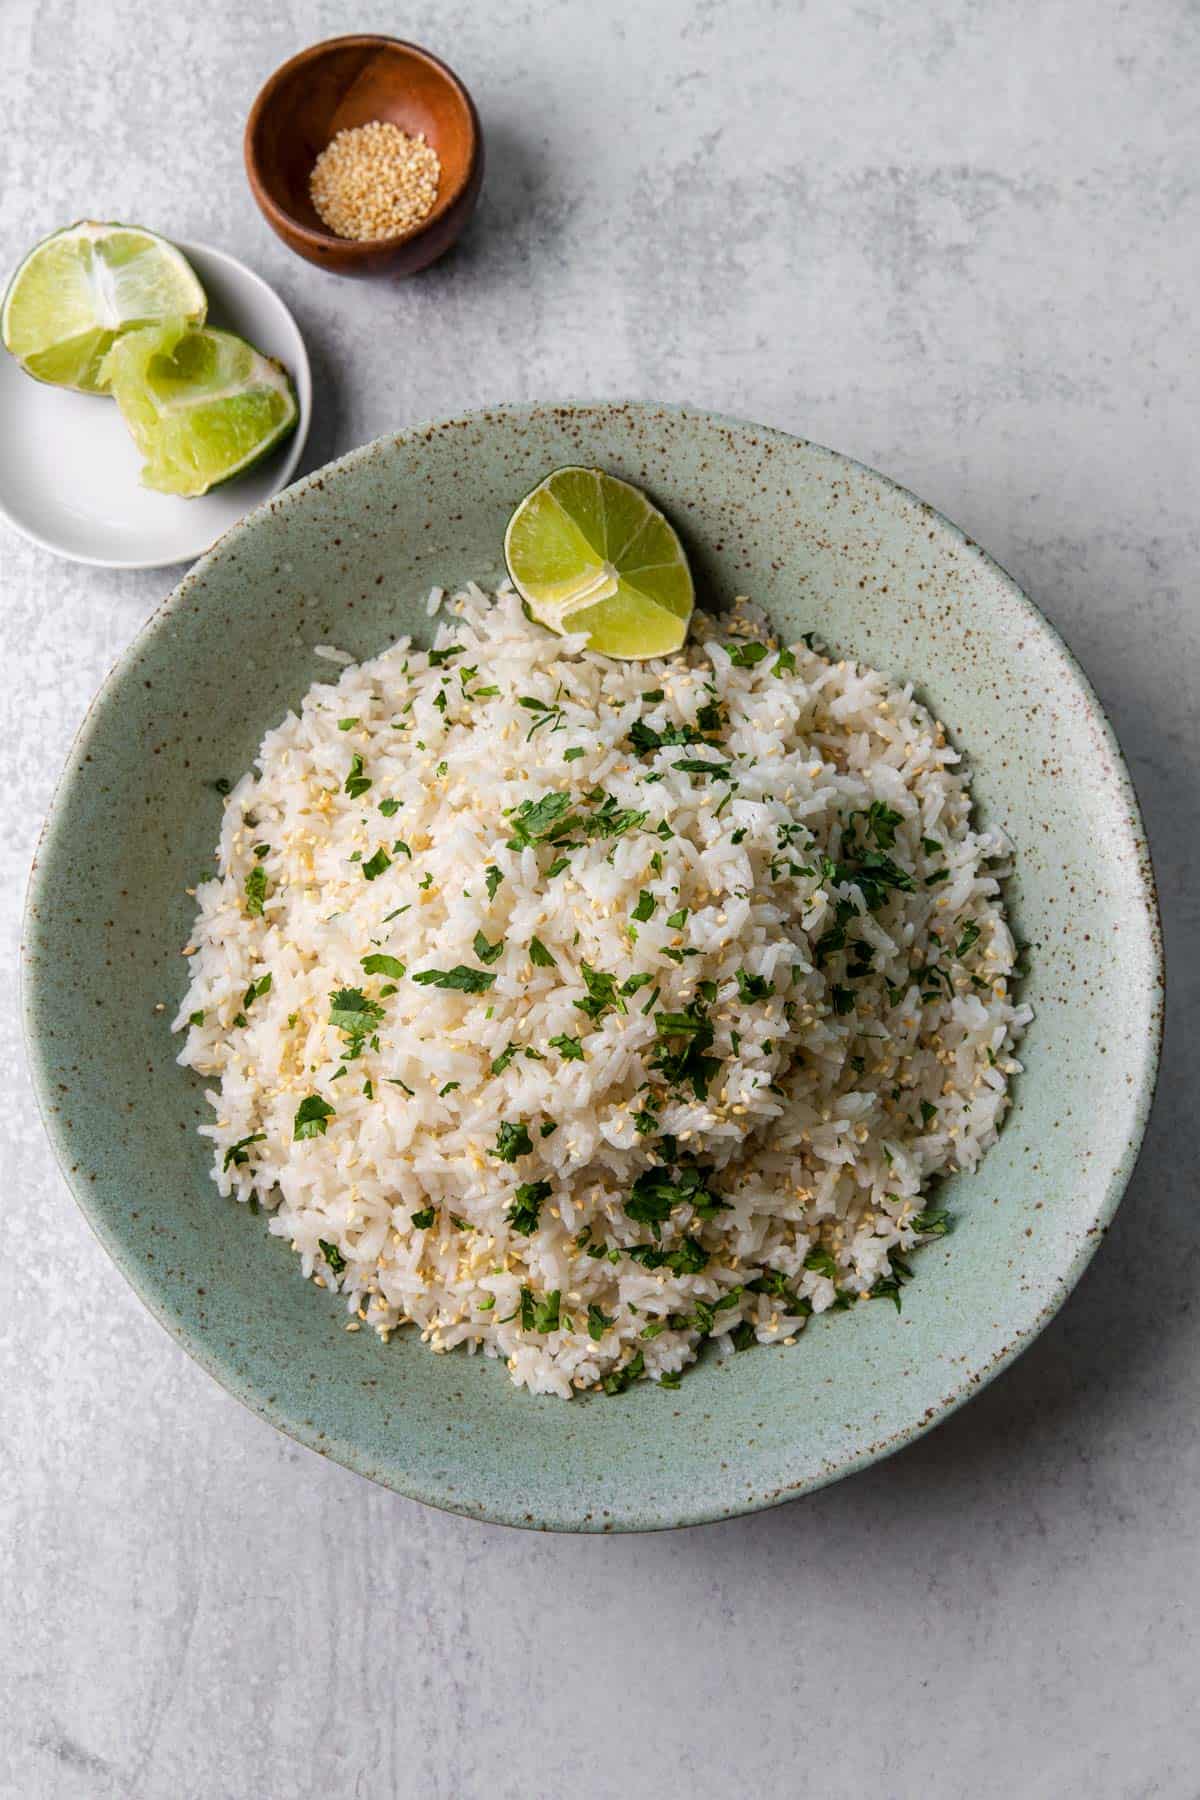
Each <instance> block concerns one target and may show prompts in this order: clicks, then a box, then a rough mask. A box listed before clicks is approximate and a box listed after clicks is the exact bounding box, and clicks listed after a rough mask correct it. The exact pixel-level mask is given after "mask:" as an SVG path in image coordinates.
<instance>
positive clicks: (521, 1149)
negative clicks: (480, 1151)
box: [492, 1119, 533, 1163]
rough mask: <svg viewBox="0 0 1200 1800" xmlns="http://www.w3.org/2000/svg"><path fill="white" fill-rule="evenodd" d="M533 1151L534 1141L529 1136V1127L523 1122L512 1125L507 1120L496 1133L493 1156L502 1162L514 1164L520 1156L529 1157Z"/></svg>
mask: <svg viewBox="0 0 1200 1800" xmlns="http://www.w3.org/2000/svg"><path fill="white" fill-rule="evenodd" d="M532 1149H533V1140H532V1139H531V1138H530V1136H529V1127H528V1125H526V1124H524V1123H523V1122H519V1123H517V1124H515V1125H514V1124H510V1122H509V1121H508V1120H507V1119H505V1120H503V1121H502V1122H501V1125H500V1129H499V1131H498V1132H497V1133H496V1148H495V1149H494V1150H493V1152H492V1155H493V1156H498V1157H499V1158H500V1161H501V1162H506V1163H514V1162H516V1160H517V1158H518V1156H528V1155H529V1153H530V1152H531V1150H532Z"/></svg>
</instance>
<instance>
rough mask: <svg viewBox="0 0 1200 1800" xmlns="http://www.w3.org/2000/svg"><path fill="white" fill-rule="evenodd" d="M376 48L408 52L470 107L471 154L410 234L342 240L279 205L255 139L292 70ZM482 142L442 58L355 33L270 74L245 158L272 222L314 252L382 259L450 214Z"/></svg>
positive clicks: (378, 35) (462, 89)
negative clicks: (334, 53) (324, 58)
mask: <svg viewBox="0 0 1200 1800" xmlns="http://www.w3.org/2000/svg"><path fill="white" fill-rule="evenodd" d="M373 48H374V49H388V50H404V51H407V52H408V53H409V54H410V55H411V56H413V57H416V58H417V59H418V60H419V61H421V62H423V63H425V64H427V65H428V67H429V68H431V69H433V70H434V71H435V72H436V73H437V74H438V75H439V76H440V77H441V79H442V80H443V81H444V82H445V83H446V85H447V86H448V87H450V88H452V89H453V90H454V91H455V93H456V94H457V95H458V97H459V99H460V100H461V101H462V103H463V105H464V106H465V108H466V112H467V122H468V126H469V128H470V129H469V138H468V143H469V146H470V150H469V155H468V157H467V163H466V167H465V169H464V171H463V173H462V175H461V177H460V178H459V180H458V181H457V182H456V183H455V184H454V186H453V187H452V188H450V189H448V190H447V192H446V193H445V194H444V195H442V194H439V196H438V198H437V200H436V201H435V202H434V205H433V210H432V211H431V212H429V213H427V214H426V216H425V218H423V219H422V220H421V221H420V222H419V224H416V225H412V226H410V227H409V229H408V230H407V231H403V232H400V233H398V234H397V235H395V236H391V237H378V238H344V237H339V236H338V234H337V232H336V231H326V230H323V229H314V227H313V226H311V225H306V224H304V223H303V221H302V220H300V219H298V218H297V217H296V216H295V214H294V213H290V212H288V211H287V210H286V208H285V207H282V206H280V204H279V203H278V201H277V200H276V199H275V196H274V194H273V193H272V192H271V191H270V189H269V188H268V186H267V184H266V182H265V181H264V180H263V176H262V171H261V168H260V165H259V157H258V150H257V147H256V143H255V139H256V135H257V132H258V128H259V124H260V122H261V120H262V116H263V113H264V112H265V110H266V107H267V105H268V103H269V102H270V101H271V100H272V99H273V98H274V96H275V93H276V91H277V90H278V88H279V86H280V83H281V82H282V81H283V79H284V77H285V76H287V75H290V74H291V73H292V71H293V70H295V69H298V68H301V67H303V65H304V64H306V63H311V62H315V61H316V60H317V59H318V58H319V57H322V56H325V55H327V54H328V53H329V52H330V51H331V50H347V49H373ZM480 139H481V132H480V128H479V114H478V112H477V111H476V110H475V102H474V100H473V99H472V98H471V94H470V91H469V89H468V88H467V86H466V83H465V82H463V81H462V80H461V79H460V78H459V76H457V75H456V74H455V73H454V70H453V69H452V68H451V67H450V65H449V64H448V63H444V62H443V61H442V59H441V57H440V56H435V55H434V53H433V51H432V50H426V49H425V48H424V46H423V45H421V44H414V43H412V42H410V41H409V40H408V39H407V38H397V37H390V36H388V35H387V33H385V32H377V31H352V32H347V33H346V34H345V35H343V36H342V37H333V38H323V39H322V40H321V42H320V43H318V44H310V45H309V46H308V48H307V49H306V50H298V51H297V52H296V54H295V56H289V57H288V59H287V61H286V62H282V63H280V65H279V67H278V68H277V69H275V70H273V71H272V73H271V74H270V75H268V76H267V79H266V80H265V81H264V82H263V84H262V86H261V87H260V88H259V90H258V93H257V94H256V95H255V97H254V103H253V105H252V106H251V108H250V113H249V116H248V118H247V120H246V129H245V132H244V133H243V137H242V154H243V157H244V159H245V164H246V174H247V177H248V178H249V181H250V186H251V189H252V190H253V193H254V197H255V199H256V200H257V201H258V203H259V205H260V206H261V207H262V209H263V211H264V212H265V213H266V214H267V217H268V218H269V219H270V220H271V222H272V223H273V224H275V225H276V226H280V225H282V226H284V227H285V228H286V229H287V230H288V231H291V232H294V233H295V235H296V236H297V237H298V238H302V239H303V240H304V242H305V243H307V244H310V245H312V246H313V248H314V249H323V250H328V249H335V250H337V251H338V252H339V253H341V254H343V255H349V256H351V257H354V258H356V259H359V260H362V259H365V258H367V257H369V256H372V255H378V253H379V252H380V251H381V250H395V249H399V248H400V247H401V246H402V245H404V244H411V243H412V242H413V241H414V239H416V238H419V237H420V236H421V235H422V233H424V232H426V231H428V230H430V228H431V227H432V226H434V225H435V224H437V223H438V221H439V220H440V219H443V218H444V217H445V216H446V214H447V213H449V212H450V210H451V208H452V207H453V206H454V205H455V204H456V203H457V202H458V201H459V200H460V199H461V198H462V196H463V194H464V193H465V192H466V191H467V189H468V188H469V187H470V184H471V180H472V178H473V176H474V174H475V170H476V169H477V167H478V166H479V147H480Z"/></svg>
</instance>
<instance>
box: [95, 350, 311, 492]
mask: <svg viewBox="0 0 1200 1800" xmlns="http://www.w3.org/2000/svg"><path fill="white" fill-rule="evenodd" d="M101 373H102V376H103V378H104V379H105V380H106V381H108V382H109V383H110V384H111V387H112V393H113V397H114V398H115V400H116V402H117V405H118V406H119V407H120V409H121V416H122V418H123V419H124V420H125V423H126V424H127V425H128V427H129V430H130V433H131V434H132V436H133V440H134V442H135V444H136V445H137V447H138V449H139V450H140V451H141V452H142V454H143V456H144V457H145V458H146V462H145V466H144V467H143V469H142V481H143V483H144V484H145V486H146V487H151V488H157V489H158V490H159V492H160V493H164V494H183V495H186V496H194V495H197V494H205V493H207V492H208V490H209V488H211V487H215V486H216V485H217V483H218V482H222V481H229V480H230V479H231V478H232V477H233V476H234V475H241V474H243V473H244V472H245V470H247V469H249V468H250V467H251V466H252V465H253V464H254V463H256V462H258V461H259V459H260V458H261V457H264V456H266V455H267V453H268V451H271V450H273V449H274V448H275V446H276V444H278V443H279V442H280V440H281V439H282V438H285V437H286V436H287V435H288V433H289V432H290V431H292V430H293V429H294V427H295V424H296V420H297V417H298V414H299V409H298V407H297V405H296V395H295V391H294V389H293V387H292V383H291V379H290V377H289V375H288V372H287V370H286V369H285V368H284V367H283V364H282V363H278V362H275V361H274V359H273V358H271V357H269V356H263V355H261V354H260V352H259V351H257V350H255V349H254V348H253V346H252V345H250V344H248V343H246V341H245V339H244V338H240V337H235V336H234V335H233V333H232V332H231V331H214V330H212V329H211V328H210V327H207V326H196V325H188V324H187V322H186V321H185V320H183V319H168V320H166V321H164V322H163V323H162V324H160V325H147V326H145V327H144V328H143V329H142V330H140V331H128V332H126V333H125V334H124V335H123V336H122V337H119V338H118V339H117V341H116V343H115V344H114V345H113V347H112V349H111V350H110V351H109V353H108V355H107V357H106V358H105V360H104V365H103V369H102V371H101Z"/></svg>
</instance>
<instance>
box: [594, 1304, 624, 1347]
mask: <svg viewBox="0 0 1200 1800" xmlns="http://www.w3.org/2000/svg"><path fill="white" fill-rule="evenodd" d="M616 1322H617V1320H616V1315H615V1314H614V1315H613V1316H612V1317H611V1318H610V1317H609V1315H608V1314H607V1313H606V1312H605V1311H604V1309H603V1307H600V1306H597V1305H596V1302H595V1301H594V1300H593V1301H592V1303H591V1305H590V1306H589V1307H588V1336H589V1337H590V1338H591V1340H592V1342H593V1343H595V1344H598V1343H599V1342H600V1339H601V1338H602V1337H603V1336H604V1334H605V1332H606V1331H607V1330H608V1328H609V1326H610V1325H615V1324H616Z"/></svg>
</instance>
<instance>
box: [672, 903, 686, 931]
mask: <svg viewBox="0 0 1200 1800" xmlns="http://www.w3.org/2000/svg"><path fill="white" fill-rule="evenodd" d="M687 922H688V909H687V907H686V906H681V907H680V908H679V910H678V911H677V912H673V913H668V914H667V924H668V925H669V926H670V928H671V930H672V931H682V930H683V928H684V926H685V925H686V924H687Z"/></svg>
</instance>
